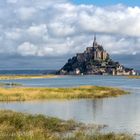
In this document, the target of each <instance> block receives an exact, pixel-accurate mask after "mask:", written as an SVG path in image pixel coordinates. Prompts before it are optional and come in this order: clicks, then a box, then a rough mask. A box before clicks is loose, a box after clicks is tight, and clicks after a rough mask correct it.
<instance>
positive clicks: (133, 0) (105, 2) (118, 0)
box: [72, 0, 140, 6]
mask: <svg viewBox="0 0 140 140" xmlns="http://www.w3.org/2000/svg"><path fill="white" fill-rule="evenodd" d="M72 2H73V3H75V4H94V5H98V6H109V5H117V4H123V5H127V6H140V1H139V0H72Z"/></svg>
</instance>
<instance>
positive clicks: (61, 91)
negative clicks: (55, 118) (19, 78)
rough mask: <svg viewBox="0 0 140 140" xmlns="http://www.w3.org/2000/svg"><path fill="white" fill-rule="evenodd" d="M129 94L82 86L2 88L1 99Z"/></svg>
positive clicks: (110, 89) (71, 97) (0, 90)
mask: <svg viewBox="0 0 140 140" xmlns="http://www.w3.org/2000/svg"><path fill="white" fill-rule="evenodd" d="M123 94H127V92H126V91H124V90H121V89H118V88H110V87H98V86H81V87H75V88H36V87H35V88H27V87H17V88H0V101H25V100H42V99H82V98H90V99H91V98H104V97H116V96H119V95H123Z"/></svg>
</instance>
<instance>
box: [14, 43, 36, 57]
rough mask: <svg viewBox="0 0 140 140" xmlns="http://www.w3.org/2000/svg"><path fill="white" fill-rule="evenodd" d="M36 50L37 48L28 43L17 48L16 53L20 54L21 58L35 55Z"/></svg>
mask: <svg viewBox="0 0 140 140" xmlns="http://www.w3.org/2000/svg"><path fill="white" fill-rule="evenodd" d="M37 49H38V48H37V46H35V45H34V44H31V43H30V42H24V43H23V44H21V45H19V46H18V48H17V53H19V54H21V55H22V56H28V55H37V52H38V51H37Z"/></svg>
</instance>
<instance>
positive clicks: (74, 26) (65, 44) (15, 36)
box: [0, 0, 140, 57]
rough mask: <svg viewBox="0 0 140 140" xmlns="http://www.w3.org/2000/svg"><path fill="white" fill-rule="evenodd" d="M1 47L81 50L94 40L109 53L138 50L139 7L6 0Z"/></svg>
mask: <svg viewBox="0 0 140 140" xmlns="http://www.w3.org/2000/svg"><path fill="white" fill-rule="evenodd" d="M0 13H4V14H0V20H1V25H0V40H1V42H0V50H1V52H2V53H13V54H14V53H18V54H20V55H23V56H27V55H32V56H52V57H54V56H62V55H67V54H75V53H77V52H82V51H83V50H84V49H85V48H86V47H87V46H90V45H92V40H93V35H94V33H95V32H96V34H97V40H98V41H99V43H101V44H102V45H103V46H105V49H106V50H107V51H109V52H110V53H111V54H133V55H134V54H137V53H140V16H139V15H140V7H126V6H123V5H114V6H112V7H98V6H95V5H84V4H82V5H75V4H72V3H71V2H70V1H68V0H52V1H50V0H34V1H33V2H31V1H29V0H7V4H5V7H2V8H1V9H0Z"/></svg>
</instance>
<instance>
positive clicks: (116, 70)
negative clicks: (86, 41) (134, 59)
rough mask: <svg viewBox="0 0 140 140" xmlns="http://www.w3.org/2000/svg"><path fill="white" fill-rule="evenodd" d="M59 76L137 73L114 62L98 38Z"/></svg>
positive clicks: (64, 68)
mask: <svg viewBox="0 0 140 140" xmlns="http://www.w3.org/2000/svg"><path fill="white" fill-rule="evenodd" d="M58 73H59V74H78V75H79V74H82V75H83V74H100V75H134V74H135V71H134V70H133V69H130V68H125V67H124V66H123V65H120V64H119V62H115V61H113V60H112V59H111V58H110V56H109V54H108V53H107V52H106V51H105V50H104V48H103V46H102V45H99V44H98V43H97V41H96V36H95V37H94V41H93V44H92V46H91V47H87V48H86V50H85V51H84V52H83V53H77V54H76V56H74V57H72V58H71V59H69V60H68V62H67V63H66V64H65V65H64V66H63V68H62V69H60V70H59V71H58Z"/></svg>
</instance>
